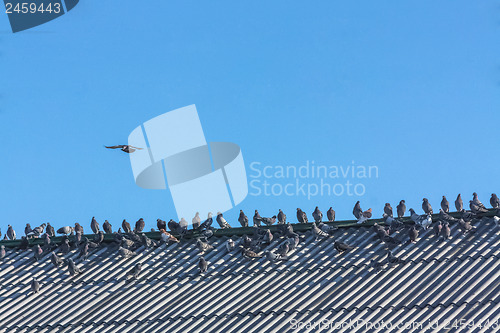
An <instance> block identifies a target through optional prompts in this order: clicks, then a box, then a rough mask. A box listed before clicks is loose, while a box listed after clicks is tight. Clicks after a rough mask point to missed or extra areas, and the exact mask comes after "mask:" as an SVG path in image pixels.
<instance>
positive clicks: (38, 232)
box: [33, 223, 46, 237]
mask: <svg viewBox="0 0 500 333" xmlns="http://www.w3.org/2000/svg"><path fill="white" fill-rule="evenodd" d="M45 226H46V224H45V223H42V224H41V225H40V226H38V227H36V228H34V229H33V234H34V235H35V236H36V237H38V236H40V235H41V234H43V230H44V229H45Z"/></svg>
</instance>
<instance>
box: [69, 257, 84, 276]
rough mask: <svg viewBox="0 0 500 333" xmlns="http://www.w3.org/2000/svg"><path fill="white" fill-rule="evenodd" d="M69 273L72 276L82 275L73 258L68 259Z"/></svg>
mask: <svg viewBox="0 0 500 333" xmlns="http://www.w3.org/2000/svg"><path fill="white" fill-rule="evenodd" d="M68 271H69V275H71V276H75V275H77V274H80V273H82V270H81V269H80V268H78V266H76V265H75V262H74V261H73V259H71V258H69V259H68Z"/></svg>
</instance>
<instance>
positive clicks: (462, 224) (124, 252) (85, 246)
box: [0, 193, 500, 293]
mask: <svg viewBox="0 0 500 333" xmlns="http://www.w3.org/2000/svg"><path fill="white" fill-rule="evenodd" d="M490 203H491V205H492V207H493V208H496V209H497V215H498V216H494V217H493V219H494V221H495V223H496V224H497V225H498V222H499V221H500V218H499V216H500V201H499V200H498V197H497V196H496V195H495V194H493V195H492V198H491V200H490ZM469 206H470V210H465V209H463V203H462V199H461V197H460V195H458V197H457V200H456V201H455V207H456V208H457V212H458V213H459V214H456V215H455V216H458V217H454V216H451V215H450V214H448V213H449V212H450V210H449V203H448V201H447V200H446V197H444V196H443V200H442V202H441V209H440V210H439V211H440V212H439V215H438V219H437V221H436V222H433V220H432V216H431V214H433V209H432V207H431V205H430V203H429V201H428V200H427V199H426V198H424V199H423V203H422V209H423V211H424V212H425V214H423V215H419V214H417V213H415V211H414V210H413V209H410V210H409V212H410V219H411V221H413V222H414V223H412V224H411V225H407V224H405V223H404V222H403V220H402V219H401V218H402V217H404V214H405V212H406V206H405V201H404V200H401V202H400V203H399V205H398V206H397V217H394V215H393V212H392V207H391V206H390V204H389V203H387V204H386V205H385V207H384V214H383V221H384V225H379V224H377V223H375V224H374V225H373V230H374V233H375V235H376V237H378V238H379V239H380V240H381V241H382V242H383V243H384V244H385V246H386V249H387V257H386V259H385V261H384V262H383V263H382V262H377V261H372V267H374V268H375V269H376V270H377V271H379V270H381V269H383V267H384V266H385V265H386V264H389V266H391V267H392V266H394V265H397V264H402V263H405V261H404V260H402V259H400V258H397V257H395V256H393V254H392V252H391V251H392V250H393V249H394V248H395V247H396V246H398V245H400V244H402V240H401V239H400V238H402V237H401V236H400V235H403V233H402V232H401V231H402V230H407V237H408V243H415V242H416V241H417V239H418V237H419V230H420V229H423V230H426V229H429V228H431V227H432V228H433V231H434V234H435V236H436V239H439V240H441V241H443V240H447V239H449V238H450V234H451V233H450V224H458V225H459V229H460V230H461V231H462V232H463V233H464V234H468V233H474V227H473V226H472V223H473V222H474V221H475V220H478V219H480V218H481V217H482V214H484V213H487V212H488V209H487V208H486V207H485V206H484V205H483V204H482V203H481V202H480V201H479V199H478V196H477V194H476V193H473V199H472V200H471V201H470V205H469ZM353 215H354V216H355V217H356V219H357V221H358V223H364V222H366V221H367V220H368V219H370V218H371V217H372V214H371V209H368V210H366V211H363V210H362V209H361V207H360V202H359V201H358V202H357V203H356V205H355V206H354V209H353ZM312 217H313V219H314V221H315V222H313V223H312V224H311V225H312V228H311V231H312V235H313V237H314V240H315V241H317V240H319V239H321V238H333V235H334V233H335V231H336V230H337V229H338V228H337V227H335V226H333V225H329V224H326V223H324V222H323V214H322V212H321V211H320V210H319V208H318V207H316V208H315V210H314V211H313V213H312ZM327 218H328V221H329V222H333V221H335V211H334V210H333V209H332V208H331V207H330V209H329V210H328V211H327ZM195 219H196V220H195ZM195 219H193V229H194V230H196V231H197V234H196V236H197V240H196V244H197V248H198V250H199V253H200V258H199V261H198V267H199V270H200V272H201V273H204V272H206V271H207V269H208V265H209V263H208V262H207V261H206V260H205V257H204V254H205V253H206V252H208V251H210V250H211V249H213V246H212V245H211V244H210V242H209V238H210V237H212V236H213V235H214V231H215V228H214V227H212V223H213V219H212V215H211V214H210V213H209V215H208V218H207V219H206V220H205V221H203V222H201V219H200V218H199V214H198V213H197V214H196V216H195ZM183 220H184V219H181V221H179V222H176V221H174V220H170V221H169V222H168V223H167V222H165V221H163V220H161V219H157V227H158V230H159V231H160V240H159V241H156V240H154V239H151V238H149V237H147V236H146V234H145V233H144V232H143V230H144V228H145V221H144V220H143V219H142V218H141V219H139V220H138V221H137V222H136V223H135V226H134V228H132V227H131V225H130V223H128V222H127V221H126V220H123V222H122V227H121V228H119V230H118V231H116V232H113V230H112V225H111V224H110V223H109V221H107V220H106V221H105V222H104V223H103V225H102V229H103V230H101V226H100V224H99V223H98V222H97V220H96V219H95V217H93V218H92V220H91V223H90V227H91V229H92V232H93V233H94V236H92V237H91V238H92V239H89V237H86V236H84V231H83V227H82V226H81V225H80V224H79V223H75V226H74V227H72V226H65V227H62V228H59V229H58V230H57V233H59V234H62V235H63V237H62V240H61V242H60V243H59V244H55V243H54V242H52V240H51V237H54V236H55V230H54V228H53V227H52V226H51V225H50V224H49V223H47V224H45V223H44V224H42V225H40V226H39V227H36V228H33V229H32V228H31V227H30V225H29V224H27V225H26V228H25V236H23V237H22V238H21V242H20V244H19V247H20V248H21V249H28V248H29V246H30V239H32V238H42V239H43V241H44V243H43V245H42V246H40V245H39V244H36V245H35V246H33V247H32V248H31V250H32V251H33V258H34V260H35V261H39V260H41V259H42V258H43V257H44V256H45V255H46V254H49V253H50V261H51V262H52V264H53V265H54V266H55V267H57V268H59V267H61V266H62V265H63V264H66V265H67V267H68V272H69V274H70V276H72V277H73V276H76V275H78V274H81V273H82V272H83V270H82V269H81V268H79V267H78V266H77V265H76V264H75V262H74V260H73V259H71V258H69V259H62V258H61V257H59V256H58V254H57V253H60V252H61V253H63V254H66V253H69V252H70V251H72V250H77V251H78V252H79V254H78V257H77V258H78V259H81V260H82V261H85V260H87V259H88V256H89V253H90V251H91V250H92V249H94V248H99V247H101V246H102V244H103V242H104V235H105V234H110V235H113V236H112V239H113V243H114V244H115V246H116V250H117V252H118V253H119V255H120V256H121V257H123V258H129V257H132V256H136V255H137V253H136V252H135V250H137V249H138V248H139V247H142V246H144V247H145V248H155V247H158V246H160V245H161V244H171V243H178V242H180V239H182V238H183V237H184V236H186V235H187V234H189V231H188V230H187V226H188V224H187V222H186V221H185V220H184V221H183ZM276 220H277V227H278V228H277V231H276V232H274V234H273V233H272V232H271V230H270V229H267V228H262V227H261V226H262V225H261V223H263V224H265V225H267V226H269V225H272V224H274V223H275V222H276ZM297 220H298V221H299V222H300V223H308V218H307V214H306V213H304V212H303V211H302V210H301V209H300V208H297ZM216 221H217V222H218V224H219V226H220V227H221V228H230V226H229V223H227V221H226V220H225V219H224V218H223V216H222V214H221V213H218V214H217V218H216ZM238 221H239V222H240V223H241V225H242V226H244V227H247V226H248V217H246V215H245V214H244V213H243V211H240V216H239V219H238ZM195 222H196V223H195ZM253 222H254V228H253V234H252V235H243V236H242V237H241V239H240V240H239V241H238V242H237V243H236V242H235V241H234V240H232V239H228V240H227V243H226V249H227V251H228V252H234V253H241V255H242V256H243V257H244V258H247V259H250V260H251V259H256V258H262V257H265V258H266V259H267V260H269V261H270V262H272V263H278V262H281V261H286V260H288V259H289V255H290V253H291V252H292V251H294V250H295V249H296V248H297V246H298V245H299V243H300V241H301V238H302V239H303V238H304V237H305V236H304V235H299V234H298V233H296V232H294V230H293V226H292V225H291V224H290V223H289V222H287V221H286V215H285V214H284V213H283V211H282V210H281V209H280V210H279V213H278V215H277V216H273V217H271V218H266V217H261V216H260V215H259V213H258V211H257V210H255V215H254V218H253ZM167 228H168V230H170V231H171V232H172V233H169V232H167ZM122 229H123V230H122ZM44 231H45V232H44ZM152 231H155V230H154V229H152ZM174 235H175V236H177V237H178V238H177V237H175V236H174ZM6 237H7V238H8V239H15V238H16V237H15V232H14V231H13V229H12V227H11V226H9V230H8V231H7V235H6ZM278 238H283V239H284V241H282V242H281V243H280V244H279V245H278V246H277V247H276V248H275V249H273V250H269V249H268V247H269V245H270V244H271V243H272V242H273V239H274V240H276V239H278ZM332 243H333V248H334V249H335V250H336V251H337V252H338V253H339V254H342V253H345V252H348V251H350V250H352V249H353V248H355V247H354V246H352V245H349V244H347V243H344V242H342V241H340V240H336V239H334V240H333V242H332ZM5 253H6V250H5V246H4V245H1V246H0V257H1V258H3V257H5ZM141 270H142V265H141V263H137V264H136V265H135V266H134V268H133V269H132V270H131V271H130V272H129V274H128V276H131V277H132V279H137V278H138V276H139V275H140V273H141ZM39 289H40V283H39V281H38V280H37V279H36V278H34V279H33V282H32V290H33V292H35V293H36V292H38V290H39Z"/></svg>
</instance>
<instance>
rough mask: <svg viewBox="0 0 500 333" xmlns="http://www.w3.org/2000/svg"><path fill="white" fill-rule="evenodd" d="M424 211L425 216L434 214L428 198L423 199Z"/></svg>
mask: <svg viewBox="0 0 500 333" xmlns="http://www.w3.org/2000/svg"><path fill="white" fill-rule="evenodd" d="M422 201H423V202H422V209H423V210H424V212H425V214H431V215H432V214H433V213H434V212H433V211H432V206H431V204H430V203H429V200H428V199H427V198H423V199H422Z"/></svg>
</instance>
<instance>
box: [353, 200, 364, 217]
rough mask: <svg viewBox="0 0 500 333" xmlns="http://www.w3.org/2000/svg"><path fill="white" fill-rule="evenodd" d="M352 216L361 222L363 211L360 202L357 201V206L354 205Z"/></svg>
mask: <svg viewBox="0 0 500 333" xmlns="http://www.w3.org/2000/svg"><path fill="white" fill-rule="evenodd" d="M352 215H354V217H355V218H356V220H359V219H360V218H361V216H363V210H362V209H361V205H360V204H359V201H357V202H356V204H355V205H354V208H353V209H352Z"/></svg>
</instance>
